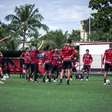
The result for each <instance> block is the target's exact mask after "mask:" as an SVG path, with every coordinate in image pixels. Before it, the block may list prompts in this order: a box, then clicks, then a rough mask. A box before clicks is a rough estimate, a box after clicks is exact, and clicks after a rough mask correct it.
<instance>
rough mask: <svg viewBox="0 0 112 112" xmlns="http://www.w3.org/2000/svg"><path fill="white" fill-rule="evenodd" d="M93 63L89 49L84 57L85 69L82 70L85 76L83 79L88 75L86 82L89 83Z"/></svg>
mask: <svg viewBox="0 0 112 112" xmlns="http://www.w3.org/2000/svg"><path fill="white" fill-rule="evenodd" d="M92 62H93V57H92V55H91V54H90V53H89V49H86V53H85V54H84V55H83V69H82V72H83V76H82V79H84V77H85V75H86V80H87V81H88V79H89V72H90V69H91V64H92ZM85 73H86V74H85Z"/></svg>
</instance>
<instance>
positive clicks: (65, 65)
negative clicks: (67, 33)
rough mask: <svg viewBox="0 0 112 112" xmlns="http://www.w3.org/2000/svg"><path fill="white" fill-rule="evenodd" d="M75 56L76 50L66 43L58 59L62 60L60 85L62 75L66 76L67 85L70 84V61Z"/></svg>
mask: <svg viewBox="0 0 112 112" xmlns="http://www.w3.org/2000/svg"><path fill="white" fill-rule="evenodd" d="M76 54H77V52H76V50H75V49H74V48H73V47H72V46H71V45H70V43H67V44H65V45H64V47H63V48H62V49H61V50H60V57H61V59H62V70H61V73H60V83H62V80H63V76H64V73H65V72H66V75H67V85H69V84H70V77H71V72H72V59H73V57H74V56H75V55H76Z"/></svg>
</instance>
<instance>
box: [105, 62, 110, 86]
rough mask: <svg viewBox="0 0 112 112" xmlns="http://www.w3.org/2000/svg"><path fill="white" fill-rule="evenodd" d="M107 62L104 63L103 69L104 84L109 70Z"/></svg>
mask: <svg viewBox="0 0 112 112" xmlns="http://www.w3.org/2000/svg"><path fill="white" fill-rule="evenodd" d="M109 67H110V66H109V64H105V68H104V69H105V71H104V85H106V80H107V78H108V77H107V74H108V71H109Z"/></svg>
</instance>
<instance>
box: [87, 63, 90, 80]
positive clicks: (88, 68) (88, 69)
mask: <svg viewBox="0 0 112 112" xmlns="http://www.w3.org/2000/svg"><path fill="white" fill-rule="evenodd" d="M86 71H87V74H86V80H87V81H88V80H89V73H90V65H87V66H86Z"/></svg>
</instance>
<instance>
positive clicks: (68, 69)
mask: <svg viewBox="0 0 112 112" xmlns="http://www.w3.org/2000/svg"><path fill="white" fill-rule="evenodd" d="M48 49H49V48H46V49H45V50H44V51H38V50H34V49H33V50H28V51H25V52H23V53H22V54H21V57H22V59H23V60H24V64H23V65H24V67H23V73H24V74H29V75H26V76H27V77H26V79H28V80H32V76H33V80H34V81H38V78H39V75H38V73H39V74H41V76H42V77H43V82H46V77H47V81H48V82H51V81H52V79H53V81H54V82H56V81H57V79H59V84H61V83H62V82H63V78H66V80H67V85H69V84H70V80H71V78H72V73H73V72H75V73H76V72H77V69H76V68H77V67H78V65H79V62H78V58H79V55H78V51H77V50H76V49H75V48H74V47H73V46H71V45H70V44H69V43H66V44H65V45H64V47H63V48H61V49H60V50H58V49H54V50H52V49H50V50H48ZM92 61H93V58H92V55H91V54H89V50H88V49H87V50H86V53H85V54H84V55H83V63H84V66H83V69H82V74H77V73H76V78H78V79H81V80H82V79H84V76H85V75H84V74H85V73H86V80H88V78H89V71H90V67H91V63H92ZM24 68H25V69H24ZM39 68H41V70H39ZM43 68H44V71H43V73H42V69H43ZM29 70H30V71H29ZM40 71H41V72H40ZM32 74H33V75H32Z"/></svg>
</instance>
